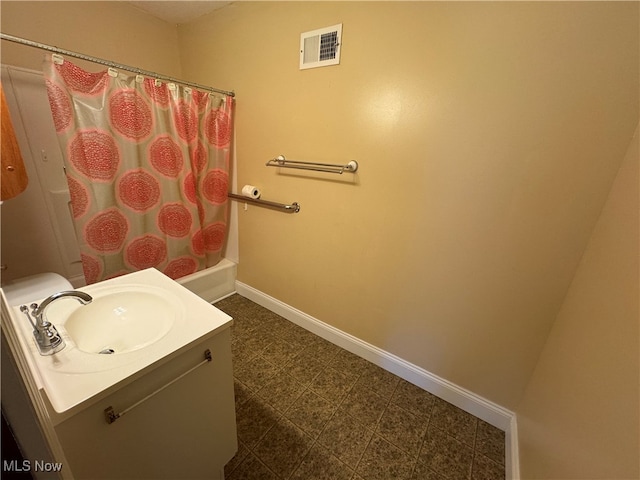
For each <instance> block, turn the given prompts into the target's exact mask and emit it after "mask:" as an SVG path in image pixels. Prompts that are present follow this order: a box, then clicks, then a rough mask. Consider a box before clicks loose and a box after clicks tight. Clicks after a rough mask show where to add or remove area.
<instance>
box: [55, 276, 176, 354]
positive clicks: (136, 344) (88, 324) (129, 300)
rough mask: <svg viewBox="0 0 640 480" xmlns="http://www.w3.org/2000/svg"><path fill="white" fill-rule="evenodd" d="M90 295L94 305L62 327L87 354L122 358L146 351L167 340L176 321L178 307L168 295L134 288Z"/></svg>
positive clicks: (79, 309) (81, 308) (69, 318)
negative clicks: (130, 353)
mask: <svg viewBox="0 0 640 480" xmlns="http://www.w3.org/2000/svg"><path fill="white" fill-rule="evenodd" d="M90 293H91V294H92V295H93V301H92V302H91V303H90V304H89V305H85V306H81V307H80V308H76V309H75V310H74V311H73V312H72V313H71V314H69V316H68V317H67V319H66V321H64V323H63V324H62V325H63V327H64V329H65V330H66V331H67V334H68V335H69V337H70V338H71V339H72V340H73V342H74V343H75V344H76V346H77V348H78V349H79V350H81V351H83V352H86V353H95V354H121V353H128V352H132V351H135V350H138V349H141V348H144V347H146V346H148V345H150V344H152V343H154V342H156V341H158V340H159V339H161V338H162V337H164V336H165V335H166V334H167V332H169V330H170V329H171V326H172V325H173V323H174V321H175V317H176V313H175V310H176V308H175V307H176V304H175V302H174V303H172V302H171V301H170V297H168V296H167V292H165V291H161V292H158V291H154V290H152V289H148V288H144V287H142V286H135V287H134V286H132V287H130V288H128V289H123V288H118V289H117V290H115V291H114V290H113V289H109V290H108V291H106V292H104V293H101V292H99V291H98V292H90ZM49 318H50V319H51V320H50V321H52V322H53V321H55V319H54V318H52V317H49Z"/></svg>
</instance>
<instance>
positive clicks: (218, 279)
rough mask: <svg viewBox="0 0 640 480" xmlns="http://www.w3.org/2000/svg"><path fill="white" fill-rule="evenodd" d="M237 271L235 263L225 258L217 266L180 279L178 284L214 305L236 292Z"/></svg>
mask: <svg viewBox="0 0 640 480" xmlns="http://www.w3.org/2000/svg"><path fill="white" fill-rule="evenodd" d="M236 270H237V268H236V264H235V263H233V262H232V261H231V260H227V259H226V258H223V259H222V260H220V262H218V264H217V265H214V266H213V267H209V268H206V269H204V270H200V271H199V272H196V273H192V274H191V275H187V276H185V277H182V278H179V279H178V280H177V282H178V283H180V284H181V285H182V286H184V287H185V288H187V289H189V290H191V291H192V292H193V293H195V294H196V295H198V296H199V297H200V298H203V299H204V300H206V301H207V302H209V303H213V302H216V301H218V300H220V299H221V298H224V297H226V296H228V295H231V294H232V293H233V292H235V290H236Z"/></svg>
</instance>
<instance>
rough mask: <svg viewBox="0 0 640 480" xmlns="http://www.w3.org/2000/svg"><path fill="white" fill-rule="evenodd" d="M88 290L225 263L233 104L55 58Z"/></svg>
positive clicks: (51, 70)
mask: <svg viewBox="0 0 640 480" xmlns="http://www.w3.org/2000/svg"><path fill="white" fill-rule="evenodd" d="M45 79H46V84H47V92H48V96H49V103H50V105H51V112H52V114H53V120H54V124H55V128H56V132H57V134H58V139H59V141H60V145H61V148H62V152H63V157H64V162H65V170H66V175H67V181H68V184H69V191H70V195H71V213H72V216H73V220H74V225H75V230H76V236H77V238H78V243H79V246H80V252H81V257H82V266H83V270H84V275H85V278H86V281H87V284H90V283H95V282H97V281H100V280H104V279H107V278H111V277H115V276H119V275H123V274H125V273H129V272H132V271H136V270H142V269H145V268H149V267H155V268H157V269H158V270H160V271H162V272H164V273H165V274H166V275H168V276H169V277H171V278H174V279H176V278H179V277H182V276H184V275H188V274H190V273H194V272H196V271H198V270H200V269H203V268H206V267H209V266H213V265H215V264H216V263H218V262H219V261H220V260H221V258H222V249H223V246H224V241H225V238H226V232H227V221H228V208H227V207H228V199H227V192H228V182H229V155H230V143H231V132H232V119H233V98H232V97H230V96H226V95H219V94H215V95H214V94H211V93H208V92H202V91H199V90H196V89H191V88H188V87H184V86H181V85H178V84H174V83H164V82H160V81H158V80H156V79H153V78H145V77H142V76H141V75H126V74H123V73H122V72H118V71H116V70H114V69H112V68H109V69H108V70H106V71H103V72H99V73H90V72H87V71H85V70H83V69H82V68H80V67H78V66H77V65H75V64H73V63H71V62H69V61H68V60H66V59H62V58H61V57H60V56H58V55H53V56H51V55H48V56H47V58H46V59H45Z"/></svg>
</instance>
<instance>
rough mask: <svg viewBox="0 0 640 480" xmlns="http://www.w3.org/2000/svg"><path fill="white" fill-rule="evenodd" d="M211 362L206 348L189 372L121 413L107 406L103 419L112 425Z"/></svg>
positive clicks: (209, 351)
mask: <svg viewBox="0 0 640 480" xmlns="http://www.w3.org/2000/svg"><path fill="white" fill-rule="evenodd" d="M211 360H213V357H212V356H211V350H209V349H208V348H207V349H206V350H205V351H204V360H202V361H201V362H200V363H198V364H197V365H195V366H194V367H191V368H190V369H189V370H187V371H186V372H184V373H183V374H181V375H178V376H177V377H176V378H174V379H173V380H171V381H169V382H167V383H166V384H164V385H163V386H162V387H160V388H158V389H157V390H155V391H153V392H151V393H150V394H149V395H147V396H146V397H144V398H143V399H141V400H138V401H137V402H136V403H134V404H133V405H131V406H130V407H128V408H125V409H124V410H122V411H121V412H116V411H115V410H114V409H113V407H112V406H108V407H107V408H105V409H104V417H105V419H106V421H107V423H113V422H115V421H116V420H118V419H119V418H120V417H122V416H123V415H125V414H127V413H129V412H130V411H131V410H133V409H134V408H136V407H137V406H139V405H141V404H143V403H144V402H146V401H147V400H149V399H150V398H151V397H153V396H155V395H157V394H158V393H160V392H161V391H162V390H164V389H165V388H167V387H169V386H171V385H173V384H174V383H176V382H177V381H178V380H180V379H181V378H183V377H185V376H187V375H189V374H190V373H191V372H193V371H194V370H195V369H196V368H200V367H201V366H203V365H206V364H207V363H209V362H210V361H211Z"/></svg>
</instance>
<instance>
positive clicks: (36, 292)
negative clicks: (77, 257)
mask: <svg viewBox="0 0 640 480" xmlns="http://www.w3.org/2000/svg"><path fill="white" fill-rule="evenodd" d="M2 290H3V291H4V294H5V296H6V297H7V301H8V302H9V305H11V306H18V305H23V304H30V303H32V302H39V301H40V300H42V299H43V298H46V297H48V296H49V295H51V294H53V293H57V292H61V291H64V290H73V285H71V283H70V282H69V281H68V280H67V279H66V278H64V277H63V276H62V275H59V274H57V273H38V274H36V275H31V276H29V277H23V278H18V279H17V280H12V281H10V282H7V283H6V284H5V285H3V286H2Z"/></svg>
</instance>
